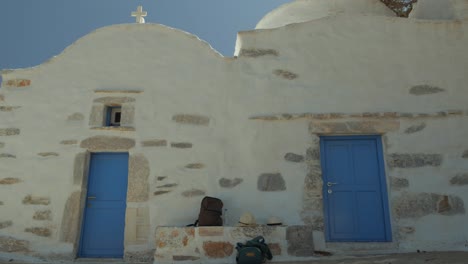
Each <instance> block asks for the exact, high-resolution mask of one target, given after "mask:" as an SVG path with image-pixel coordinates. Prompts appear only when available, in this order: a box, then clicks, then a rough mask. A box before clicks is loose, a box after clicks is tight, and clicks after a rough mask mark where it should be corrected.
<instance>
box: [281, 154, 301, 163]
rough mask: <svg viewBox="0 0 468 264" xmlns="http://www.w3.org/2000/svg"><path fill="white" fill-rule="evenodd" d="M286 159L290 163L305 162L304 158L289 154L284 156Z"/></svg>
mask: <svg viewBox="0 0 468 264" xmlns="http://www.w3.org/2000/svg"><path fill="white" fill-rule="evenodd" d="M284 159H285V160H286V161H290V162H303V161H304V156H302V155H299V154H295V153H291V152H289V153H286V155H284Z"/></svg>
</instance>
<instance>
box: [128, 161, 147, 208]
mask: <svg viewBox="0 0 468 264" xmlns="http://www.w3.org/2000/svg"><path fill="white" fill-rule="evenodd" d="M149 175H150V166H149V162H148V160H147V159H146V157H145V156H144V155H142V154H137V155H132V156H130V161H129V169H128V191H127V201H128V202H146V201H148V199H149V184H148V178H149Z"/></svg>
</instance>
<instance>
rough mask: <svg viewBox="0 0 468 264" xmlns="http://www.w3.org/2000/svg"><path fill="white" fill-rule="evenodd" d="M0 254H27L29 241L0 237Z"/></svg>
mask: <svg viewBox="0 0 468 264" xmlns="http://www.w3.org/2000/svg"><path fill="white" fill-rule="evenodd" d="M0 252H29V241H26V240H19V239H16V238H13V237H9V236H0Z"/></svg>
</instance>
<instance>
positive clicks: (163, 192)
mask: <svg viewBox="0 0 468 264" xmlns="http://www.w3.org/2000/svg"><path fill="white" fill-rule="evenodd" d="M170 192H171V191H155V192H154V193H153V195H154V196H157V195H162V194H166V193H170Z"/></svg>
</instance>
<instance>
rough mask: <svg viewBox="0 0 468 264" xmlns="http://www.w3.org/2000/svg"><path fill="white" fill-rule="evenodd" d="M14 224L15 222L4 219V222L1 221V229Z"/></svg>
mask: <svg viewBox="0 0 468 264" xmlns="http://www.w3.org/2000/svg"><path fill="white" fill-rule="evenodd" d="M12 225H13V222H12V221H10V220H8V221H3V222H0V229H4V228H7V227H10V226H12Z"/></svg>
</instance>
